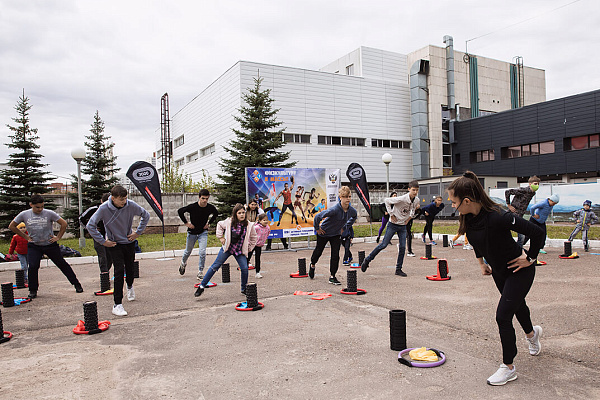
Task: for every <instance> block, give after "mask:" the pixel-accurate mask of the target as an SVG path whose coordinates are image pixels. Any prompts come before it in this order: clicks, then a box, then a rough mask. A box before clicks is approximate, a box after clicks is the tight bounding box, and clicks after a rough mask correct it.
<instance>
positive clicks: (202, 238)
mask: <svg viewBox="0 0 600 400" xmlns="http://www.w3.org/2000/svg"><path fill="white" fill-rule="evenodd" d="M196 241H198V256H199V257H200V259H199V260H198V271H200V272H202V271H204V262H205V261H206V245H207V244H208V231H204V232H202V233H200V234H198V235H195V234H193V233H189V232H188V233H187V237H186V239H185V250H184V251H183V257H182V258H181V262H182V263H184V264H185V263H187V260H188V258H189V257H190V255H191V254H192V250H194V246H195V245H196Z"/></svg>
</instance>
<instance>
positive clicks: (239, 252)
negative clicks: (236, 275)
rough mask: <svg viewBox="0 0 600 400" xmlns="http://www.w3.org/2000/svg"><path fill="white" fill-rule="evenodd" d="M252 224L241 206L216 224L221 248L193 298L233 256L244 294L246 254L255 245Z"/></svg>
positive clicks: (237, 206)
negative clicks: (240, 276) (238, 269)
mask: <svg viewBox="0 0 600 400" xmlns="http://www.w3.org/2000/svg"><path fill="white" fill-rule="evenodd" d="M253 225H254V224H253V223H252V222H248V220H247V219H246V209H245V208H244V205H243V204H240V203H238V204H236V205H235V206H234V207H233V211H232V212H231V217H229V218H227V219H226V220H225V221H219V223H217V233H216V235H217V238H218V239H219V240H220V241H221V245H222V246H221V248H220V249H219V254H218V255H217V258H216V259H215V261H214V262H213V263H212V265H211V266H210V268H209V269H208V271H207V272H206V275H204V279H202V282H200V286H198V288H197V289H196V292H195V293H194V296H196V297H200V295H202V293H203V292H204V288H206V286H207V285H208V283H209V282H210V279H211V278H212V277H213V275H214V274H215V273H216V272H217V271H218V270H219V268H221V265H223V264H224V263H225V261H227V259H228V258H229V257H230V256H233V257H234V258H235V260H236V261H237V263H238V265H239V267H240V272H241V274H242V294H246V284H247V283H248V253H249V252H250V251H252V250H253V249H254V246H255V245H256V231H255V230H254V226H253Z"/></svg>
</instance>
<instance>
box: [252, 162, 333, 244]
mask: <svg viewBox="0 0 600 400" xmlns="http://www.w3.org/2000/svg"><path fill="white" fill-rule="evenodd" d="M339 188H340V170H339V169H326V168H259V167H256V168H246V198H247V200H248V201H250V199H252V198H254V199H256V200H257V201H258V203H259V206H260V208H262V209H263V210H264V211H265V212H266V213H267V217H268V218H269V224H270V226H271V234H270V235H269V238H281V237H295V236H309V235H314V234H315V233H314V228H313V217H314V216H315V214H317V213H319V212H321V211H323V210H326V209H327V208H328V207H330V206H332V205H334V204H336V203H337V201H338V190H339Z"/></svg>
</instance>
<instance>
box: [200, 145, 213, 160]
mask: <svg viewBox="0 0 600 400" xmlns="http://www.w3.org/2000/svg"><path fill="white" fill-rule="evenodd" d="M214 152H215V144H214V143H213V144H211V145H210V146H206V147H205V148H203V149H200V157H205V156H210V155H211V154H212V153H214Z"/></svg>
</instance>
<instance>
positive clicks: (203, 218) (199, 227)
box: [177, 202, 219, 235]
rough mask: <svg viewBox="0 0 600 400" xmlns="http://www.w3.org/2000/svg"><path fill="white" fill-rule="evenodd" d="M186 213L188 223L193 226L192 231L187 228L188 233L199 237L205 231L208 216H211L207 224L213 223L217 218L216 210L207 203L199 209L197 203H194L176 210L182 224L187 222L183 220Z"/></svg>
mask: <svg viewBox="0 0 600 400" xmlns="http://www.w3.org/2000/svg"><path fill="white" fill-rule="evenodd" d="M186 212H187V213H190V222H191V223H192V225H194V229H191V228H188V232H189V233H191V234H192V235H199V234H201V233H202V232H204V231H205V229H204V226H205V225H206V222H207V221H208V217H209V216H211V215H212V217H211V218H210V221H208V223H209V224H212V223H213V222H215V221H216V219H217V217H218V216H219V213H218V211H217V209H216V208H215V206H213V205H212V204H210V203H208V204H206V207H200V205H199V204H198V202H195V203H192V204H188V205H187V206H185V207H181V208H180V209H179V210H177V214H179V218H181V220H182V221H183V223H184V224H187V222H188V221H187V219H186V218H185V213H186Z"/></svg>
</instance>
